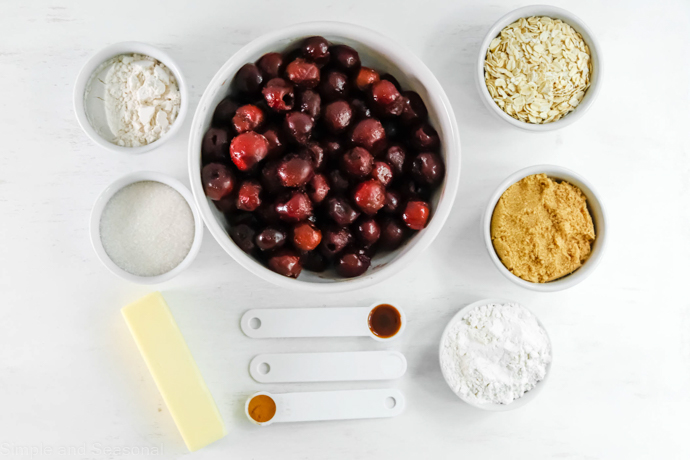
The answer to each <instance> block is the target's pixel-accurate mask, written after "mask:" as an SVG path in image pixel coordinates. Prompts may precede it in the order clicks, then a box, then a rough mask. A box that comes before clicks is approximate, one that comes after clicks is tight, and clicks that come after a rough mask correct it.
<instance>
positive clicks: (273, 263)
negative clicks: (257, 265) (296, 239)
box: [268, 249, 302, 278]
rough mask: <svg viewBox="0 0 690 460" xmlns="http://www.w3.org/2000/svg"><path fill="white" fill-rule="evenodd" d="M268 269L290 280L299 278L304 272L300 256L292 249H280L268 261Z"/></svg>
mask: <svg viewBox="0 0 690 460" xmlns="http://www.w3.org/2000/svg"><path fill="white" fill-rule="evenodd" d="M268 268H270V269H271V270H273V271H274V272H276V273H278V274H281V275H283V276H287V277H288V278H297V277H298V276H299V274H300V273H301V272H302V264H301V263H300V260H299V255H298V254H297V253H296V252H295V251H293V250H291V249H279V250H278V252H277V253H276V254H274V255H273V256H271V257H270V258H269V259H268Z"/></svg>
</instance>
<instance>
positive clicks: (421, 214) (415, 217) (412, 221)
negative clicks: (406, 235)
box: [402, 201, 430, 230]
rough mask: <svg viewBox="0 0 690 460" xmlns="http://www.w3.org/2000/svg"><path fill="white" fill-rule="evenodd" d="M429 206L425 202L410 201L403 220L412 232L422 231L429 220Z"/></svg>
mask: <svg viewBox="0 0 690 460" xmlns="http://www.w3.org/2000/svg"><path fill="white" fill-rule="evenodd" d="M429 213H430V211H429V204H428V203H426V202H424V201H408V203H407V205H406V206H405V211H403V215H402V219H403V221H404V222H405V224H407V226H408V227H410V228H411V229H412V230H421V229H423V228H424V227H426V224H427V222H428V220H429Z"/></svg>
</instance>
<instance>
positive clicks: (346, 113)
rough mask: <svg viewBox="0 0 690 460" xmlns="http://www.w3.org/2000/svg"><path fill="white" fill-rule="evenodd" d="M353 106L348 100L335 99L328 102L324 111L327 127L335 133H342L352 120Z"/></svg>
mask: <svg viewBox="0 0 690 460" xmlns="http://www.w3.org/2000/svg"><path fill="white" fill-rule="evenodd" d="M352 115H353V114H352V108H351V107H350V104H348V103H347V102H346V101H335V102H331V103H330V104H328V105H327V106H326V108H325V110H324V113H323V119H324V122H325V123H326V128H327V129H328V130H329V131H330V132H331V133H333V134H338V133H342V132H343V131H345V130H346V129H347V127H348V126H350V122H351V121H352Z"/></svg>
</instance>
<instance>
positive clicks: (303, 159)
mask: <svg viewBox="0 0 690 460" xmlns="http://www.w3.org/2000/svg"><path fill="white" fill-rule="evenodd" d="M278 177H279V178H280V182H281V184H282V185H283V186H284V187H301V186H303V185H305V184H306V183H307V182H309V181H310V180H311V178H312V177H314V167H313V166H312V161H311V158H309V157H308V156H306V155H300V154H297V153H293V154H289V155H286V156H285V157H284V158H283V159H282V160H281V161H280V163H279V165H278Z"/></svg>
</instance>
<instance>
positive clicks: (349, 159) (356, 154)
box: [340, 147, 374, 178]
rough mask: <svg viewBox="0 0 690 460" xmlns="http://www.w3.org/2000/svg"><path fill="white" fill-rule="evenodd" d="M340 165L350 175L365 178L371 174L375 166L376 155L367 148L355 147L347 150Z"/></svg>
mask: <svg viewBox="0 0 690 460" xmlns="http://www.w3.org/2000/svg"><path fill="white" fill-rule="evenodd" d="M340 166H341V168H342V170H343V171H345V172H346V173H348V174H349V175H351V176H353V177H359V178H364V177H367V176H368V175H369V174H371V171H372V169H373V167H374V157H373V156H372V155H371V153H369V152H368V151H367V150H366V149H364V148H362V147H355V148H353V149H351V150H348V151H347V152H345V155H343V157H342V160H341V162H340Z"/></svg>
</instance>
